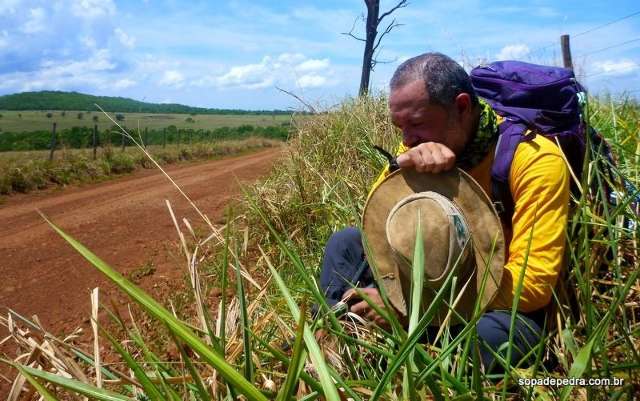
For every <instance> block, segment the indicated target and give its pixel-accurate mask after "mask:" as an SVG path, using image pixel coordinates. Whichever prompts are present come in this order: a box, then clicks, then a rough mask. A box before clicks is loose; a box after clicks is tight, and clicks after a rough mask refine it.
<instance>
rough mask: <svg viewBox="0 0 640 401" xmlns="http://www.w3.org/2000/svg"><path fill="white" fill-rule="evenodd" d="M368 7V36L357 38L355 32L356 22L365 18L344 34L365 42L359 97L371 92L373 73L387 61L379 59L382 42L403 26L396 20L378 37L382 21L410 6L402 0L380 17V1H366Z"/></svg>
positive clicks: (354, 23) (405, 0)
mask: <svg viewBox="0 0 640 401" xmlns="http://www.w3.org/2000/svg"><path fill="white" fill-rule="evenodd" d="M364 3H365V5H366V6H367V19H366V25H365V27H366V34H365V37H364V38H361V37H359V36H356V35H355V34H354V33H353V30H354V29H355V27H356V22H357V21H358V19H359V18H362V19H363V20H364V16H361V17H359V18H356V20H355V21H354V22H353V26H352V27H351V31H349V32H344V33H343V34H344V35H347V36H351V37H352V38H354V39H356V40H359V41H361V42H364V43H365V44H364V55H363V57H362V74H361V76H360V91H359V95H360V96H362V95H365V94H366V93H367V92H368V91H369V78H370V77H371V71H373V70H374V69H375V67H376V64H378V63H384V62H386V61H380V60H378V58H377V54H378V53H376V52H379V50H380V49H379V48H380V42H381V41H382V38H384V37H385V35H387V34H388V33H389V32H391V31H392V30H393V28H396V27H398V26H401V25H402V24H399V23H397V22H396V19H395V18H394V19H393V20H392V21H391V22H390V23H389V24H388V25H387V27H386V28H385V29H384V30H383V31H382V33H380V35H378V27H379V26H380V24H382V21H383V20H384V19H385V18H386V17H388V16H390V15H391V14H393V13H394V12H395V11H396V10H398V9H399V8H403V7H406V6H408V5H409V3H408V1H407V0H400V1H399V2H398V3H396V5H395V6H393V7H392V8H390V9H389V11H386V12H384V13H382V15H380V0H364Z"/></svg>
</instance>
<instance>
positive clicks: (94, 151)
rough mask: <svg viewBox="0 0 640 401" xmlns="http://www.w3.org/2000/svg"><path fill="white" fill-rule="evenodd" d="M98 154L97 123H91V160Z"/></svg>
mask: <svg viewBox="0 0 640 401" xmlns="http://www.w3.org/2000/svg"><path fill="white" fill-rule="evenodd" d="M97 155H98V124H94V125H93V160H95V159H96V158H97Z"/></svg>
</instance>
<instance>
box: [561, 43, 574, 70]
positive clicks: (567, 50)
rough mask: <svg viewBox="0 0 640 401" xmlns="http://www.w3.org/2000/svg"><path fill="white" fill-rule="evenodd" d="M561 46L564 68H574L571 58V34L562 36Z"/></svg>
mask: <svg viewBox="0 0 640 401" xmlns="http://www.w3.org/2000/svg"><path fill="white" fill-rule="evenodd" d="M560 46H561V47H562V65H563V66H564V68H568V69H570V70H573V61H572V60H571V44H570V43H569V35H562V36H560Z"/></svg>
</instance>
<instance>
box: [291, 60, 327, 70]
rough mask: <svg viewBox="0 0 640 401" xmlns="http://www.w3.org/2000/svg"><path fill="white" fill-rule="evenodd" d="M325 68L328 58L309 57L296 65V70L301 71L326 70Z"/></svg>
mask: <svg viewBox="0 0 640 401" xmlns="http://www.w3.org/2000/svg"><path fill="white" fill-rule="evenodd" d="M327 68H329V59H328V58H324V59H322V60H316V59H310V60H307V61H304V62H302V63H300V64H298V65H297V66H296V70H298V71H301V72H308V71H318V70H326V69H327Z"/></svg>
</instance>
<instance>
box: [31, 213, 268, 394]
mask: <svg viewBox="0 0 640 401" xmlns="http://www.w3.org/2000/svg"><path fill="white" fill-rule="evenodd" d="M42 217H43V218H44V219H45V220H46V221H47V223H49V225H50V226H51V227H52V228H53V229H54V230H55V231H56V232H57V233H58V234H59V235H60V236H61V237H62V238H63V239H64V240H65V241H67V242H68V243H69V244H70V245H71V246H72V247H73V248H75V249H76V250H77V251H78V252H79V253H80V254H81V255H82V256H84V258H85V259H87V260H88V261H89V262H91V264H92V265H93V266H95V267H96V268H97V269H98V270H99V271H100V272H101V273H103V274H104V275H105V276H107V277H108V278H109V279H110V280H111V281H112V282H113V283H114V284H116V285H117V286H118V287H120V289H122V290H123V291H124V292H125V293H127V295H129V296H130V297H132V298H133V299H134V300H135V301H136V302H138V303H139V304H140V306H142V307H143V308H144V309H145V310H146V311H147V312H148V313H149V314H151V315H152V316H153V317H155V318H156V319H158V320H160V321H161V322H163V323H164V324H165V325H166V326H167V328H168V329H169V330H170V331H171V332H173V333H174V334H175V335H176V337H178V338H179V339H181V340H182V341H183V342H184V343H185V344H187V345H189V347H191V349H192V350H193V351H194V352H196V353H197V354H199V355H200V356H201V357H202V358H203V359H204V360H205V361H206V362H207V363H209V364H210V365H211V366H212V367H214V368H215V369H217V370H218V372H220V374H221V375H222V377H224V378H225V379H226V380H227V382H228V383H229V384H230V385H232V386H233V387H234V388H236V389H237V390H238V391H239V392H240V393H242V394H244V395H245V396H246V397H247V399H249V400H254V401H266V400H267V398H266V397H265V396H264V395H263V394H262V393H261V392H260V390H258V389H257V388H256V387H255V386H254V385H253V384H251V383H250V382H249V381H247V380H246V379H245V378H244V377H243V376H242V375H241V374H239V373H238V372H237V371H236V370H235V369H234V368H233V367H232V366H231V365H230V364H229V363H228V362H227V361H225V360H224V359H223V358H222V357H221V356H220V355H219V354H217V353H216V352H215V351H214V350H213V349H211V348H210V347H209V346H208V345H207V344H205V343H204V342H203V341H202V340H201V339H200V338H198V337H197V336H196V335H195V334H194V333H193V332H192V331H191V330H190V329H189V328H188V327H187V326H186V325H185V324H184V323H183V322H181V321H180V320H178V319H177V318H176V317H175V316H173V315H172V314H171V313H170V312H169V311H168V310H166V309H165V308H164V307H163V306H162V305H160V304H159V303H158V302H157V301H156V300H154V299H153V298H151V297H150V296H149V295H148V294H147V293H146V292H144V291H142V290H141V289H140V288H138V287H136V286H135V285H134V284H133V283H131V282H130V281H129V280H127V279H126V278H125V277H124V276H122V275H121V274H120V273H118V272H117V271H115V270H114V269H113V268H112V267H110V266H109V265H108V264H107V263H105V262H104V261H103V260H102V259H100V258H99V257H98V256H96V255H95V254H94V253H92V252H91V251H90V250H89V249H87V248H86V247H85V246H84V245H82V244H81V243H79V242H78V241H76V240H75V239H74V238H73V237H71V236H70V235H68V234H66V233H65V232H64V231H62V230H61V229H60V228H58V227H57V226H56V225H55V224H53V223H52V222H51V221H49V220H48V219H47V218H46V216H44V215H42Z"/></svg>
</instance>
